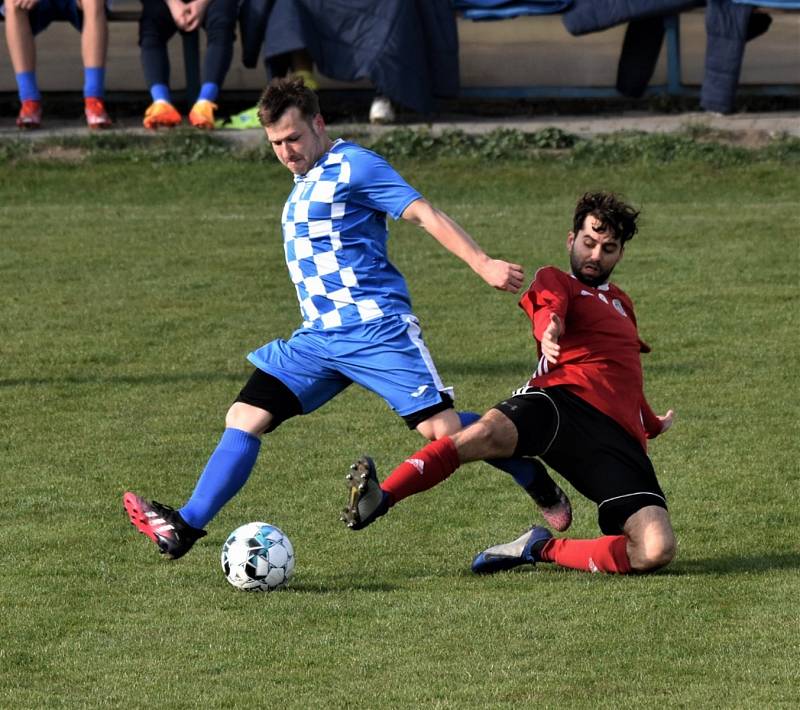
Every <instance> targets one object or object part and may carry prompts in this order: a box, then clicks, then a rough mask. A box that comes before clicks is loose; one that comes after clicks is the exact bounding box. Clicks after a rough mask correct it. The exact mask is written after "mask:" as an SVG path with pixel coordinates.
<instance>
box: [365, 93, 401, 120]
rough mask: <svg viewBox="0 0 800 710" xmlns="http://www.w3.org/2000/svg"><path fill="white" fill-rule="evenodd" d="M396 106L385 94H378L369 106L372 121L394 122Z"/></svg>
mask: <svg viewBox="0 0 800 710" xmlns="http://www.w3.org/2000/svg"><path fill="white" fill-rule="evenodd" d="M394 119H395V115H394V107H393V106H392V102H391V101H389V99H387V98H386V97H385V96H376V97H375V98H374V99H372V106H370V107H369V122H370V123H384V124H385V123H394Z"/></svg>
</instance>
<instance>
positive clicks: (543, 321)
mask: <svg viewBox="0 0 800 710" xmlns="http://www.w3.org/2000/svg"><path fill="white" fill-rule="evenodd" d="M564 277H565V274H563V272H560V271H558V269H555V268H554V267H552V266H546V267H544V268H542V269H539V271H537V272H536V276H534V277H533V283H532V284H531V285H530V288H529V289H528V290H527V291H526V292H525V293H524V294H523V295H522V298H521V299H520V301H519V306H520V308H522V310H523V311H525V313H527V314H528V318H530V320H531V325H532V327H533V337H534V338H536V340H539V341H541V339H542V334H543V333H544V330H545V328H547V326H548V324H549V323H550V316H551V314H555V315H557V316H558V317H559V318H560V319H561V322H562V323H565V322H566V315H567V308H568V306H569V287H568V286H567V284H566V283H565V281H564Z"/></svg>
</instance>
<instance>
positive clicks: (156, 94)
mask: <svg viewBox="0 0 800 710" xmlns="http://www.w3.org/2000/svg"><path fill="white" fill-rule="evenodd" d="M150 96H151V97H152V98H153V101H166V102H167V103H169V104H171V103H172V98H171V96H170V93H169V87H168V86H167V85H166V84H153V85H152V86H151V87H150Z"/></svg>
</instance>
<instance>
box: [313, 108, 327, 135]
mask: <svg viewBox="0 0 800 710" xmlns="http://www.w3.org/2000/svg"><path fill="white" fill-rule="evenodd" d="M311 123H312V125H313V126H314V129H315V130H316V131H317V133H321V132H322V131H324V130H325V119H324V118H322V114H321V113H318V114H317V115H316V116H314V118H313V119H312V120H311Z"/></svg>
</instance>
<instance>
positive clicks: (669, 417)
mask: <svg viewBox="0 0 800 710" xmlns="http://www.w3.org/2000/svg"><path fill="white" fill-rule="evenodd" d="M656 417H658V421H660V422H661V433H662V434H663V433H664V432H665V431H666V430H667V429H669V428H670V427H671V426H672V422H674V421H675V412H674V411H673V410H671V409H670V410H669V411H667V413H666V414H665V415H664V416H663V417H660V416H658V415H656Z"/></svg>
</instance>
